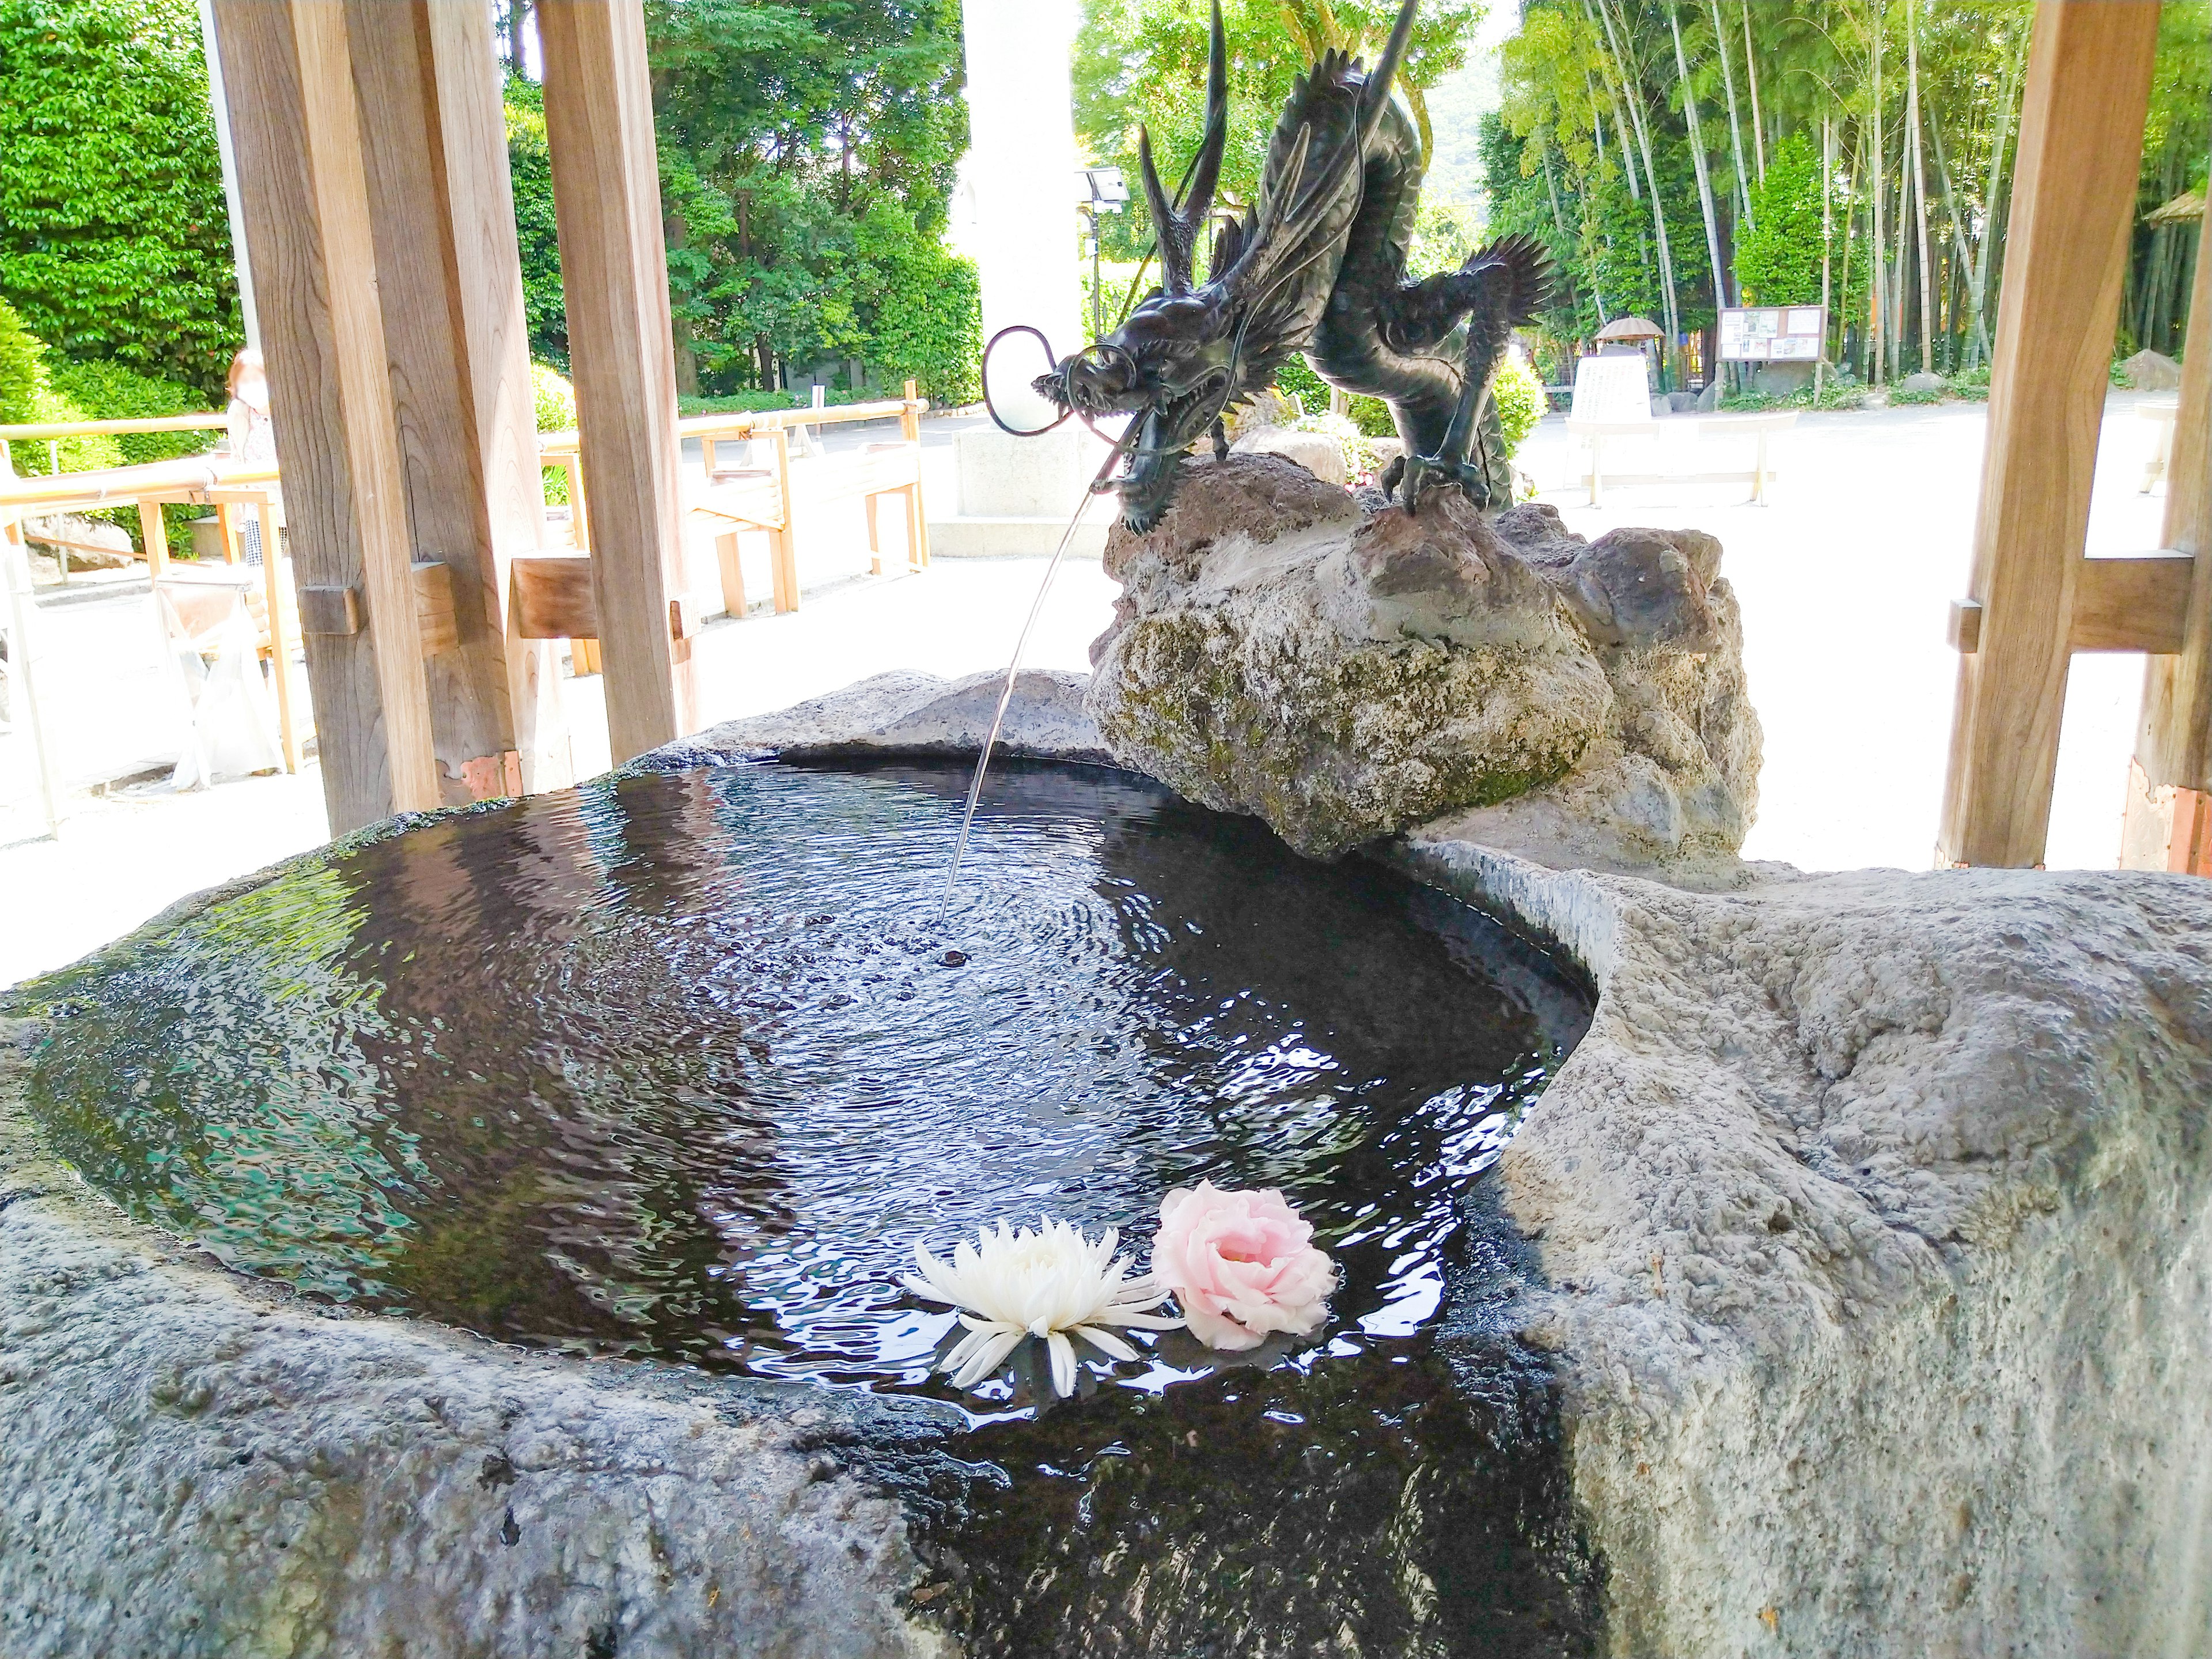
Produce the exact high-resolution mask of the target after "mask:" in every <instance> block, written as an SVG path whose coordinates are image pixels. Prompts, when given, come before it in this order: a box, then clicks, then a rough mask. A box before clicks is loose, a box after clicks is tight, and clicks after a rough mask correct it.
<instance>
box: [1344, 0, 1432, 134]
mask: <svg viewBox="0 0 2212 1659" xmlns="http://www.w3.org/2000/svg"><path fill="white" fill-rule="evenodd" d="M1420 5H1421V0H1406V3H1405V4H1404V5H1402V6H1401V7H1400V8H1399V9H1398V21H1397V22H1396V23H1395V25H1394V26H1393V27H1391V30H1390V42H1389V45H1388V46H1384V47H1383V56H1382V57H1381V58H1377V59H1376V63H1375V72H1374V73H1373V74H1371V75H1370V76H1368V77H1367V90H1366V91H1365V93H1364V94H1362V96H1361V99H1360V111H1359V129H1360V136H1361V137H1363V138H1370V137H1373V136H1374V133H1375V129H1376V127H1377V126H1379V125H1381V124H1382V120H1383V107H1384V106H1386V105H1387V104H1389V101H1390V82H1392V81H1394V80H1395V79H1396V78H1397V75H1398V65H1399V64H1400V62H1401V61H1402V60H1403V59H1404V58H1405V56H1406V43H1407V41H1408V40H1411V39H1412V38H1413V14H1414V13H1415V12H1416V11H1419V9H1420Z"/></svg>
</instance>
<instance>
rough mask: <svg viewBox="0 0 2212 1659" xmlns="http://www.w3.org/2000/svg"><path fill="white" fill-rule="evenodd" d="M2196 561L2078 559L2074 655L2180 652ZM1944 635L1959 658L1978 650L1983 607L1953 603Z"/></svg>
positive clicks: (2160, 556) (2155, 556)
mask: <svg viewBox="0 0 2212 1659" xmlns="http://www.w3.org/2000/svg"><path fill="white" fill-rule="evenodd" d="M2196 573H2197V561H2196V560H2195V559H2193V558H2191V556H2189V555H2188V554H2186V553H2151V554H2146V555H2144V556H2141V557H2138V558H2127V559H2083V560H2082V561H2081V562H2080V564H2079V566H2078V567H2077V568H2076V570H2075V577H2074V618H2073V623H2072V626H2071V628H2070V629H2069V633H2068V639H2067V642H2068V645H2069V648H2070V649H2072V650H2075V651H2143V652H2148V653H2150V654H2151V655H2152V656H2154V657H2156V656H2166V655H2170V654H2172V653H2174V652H2177V651H2179V650H2180V649H2181V643H2182V635H2183V630H2184V625H2185V623H2186V622H2187V621H2188V617H2189V592H2190V584H2191V581H2192V580H2194V579H2195V576H2196ZM1945 633H1946V635H1947V636H1948V639H1949V640H1950V642H1951V647H1952V648H1953V649H1954V650H1955V651H1957V652H1958V653H1960V655H1962V656H1968V657H1971V656H1972V655H1973V654H1974V653H1976V652H1978V651H1979V650H1980V649H1981V645H1982V605H1981V601H1980V600H1978V599H1954V600H1953V601H1952V602H1951V620H1950V623H1949V626H1948V628H1947V629H1945Z"/></svg>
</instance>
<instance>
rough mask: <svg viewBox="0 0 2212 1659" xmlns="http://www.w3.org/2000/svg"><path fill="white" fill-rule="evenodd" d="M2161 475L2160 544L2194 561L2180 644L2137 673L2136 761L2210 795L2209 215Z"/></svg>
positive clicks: (2155, 780)
mask: <svg viewBox="0 0 2212 1659" xmlns="http://www.w3.org/2000/svg"><path fill="white" fill-rule="evenodd" d="M2188 337H2189V338H2190V339H2191V340H2196V341H2199V342H2203V343H2205V344H2203V345H2200V347H2199V349H2197V350H2194V351H2191V352H2189V353H2187V354H2186V355H2185V356H2184V357H2183V359H2182V362H2181V398H2180V401H2179V404H2178V405H2177V407H2176V409H2175V411H2174V419H2173V448H2172V459H2171V462H2170V464H2169V465H2168V468H2167V471H2166V528H2165V533H2164V536H2163V539H2164V541H2165V543H2166V545H2167V546H2168V547H2170V548H2172V549H2174V550H2177V551H2179V552H2182V553H2187V554H2190V555H2191V556H2193V557H2194V558H2195V559H2196V562H2197V571H2196V577H2195V580H2193V581H2192V582H2191V586H2190V590H2189V599H2188V609H2187V614H2186V616H2185V618H2184V622H2183V627H2182V639H2181V644H2180V646H2179V648H2178V649H2177V651H2176V652H2175V653H2174V654H2173V655H2172V656H2167V657H2158V658H2154V659H2152V660H2151V662H2150V663H2149V665H2148V667H2147V668H2146V669H2145V671H2144V674H2143V701H2142V730H2141V732H2140V733H2139V735H2138V736H2137V738H2136V759H2137V760H2138V761H2140V762H2141V763H2142V769H2143V772H2144V775H2146V776H2147V777H2148V779H2149V780H2150V783H2151V785H2152V787H2160V786H2172V787H2178V788H2184V789H2191V790H2196V791H2199V792H2202V791H2205V790H2212V214H2207V215H2205V216H2204V222H2203V227H2202V228H2200V229H2199V231H2198V233H2197V277H2196V281H2195V283H2194V284H2193V285H2192V288H2191V294H2190V297H2189V335H2188Z"/></svg>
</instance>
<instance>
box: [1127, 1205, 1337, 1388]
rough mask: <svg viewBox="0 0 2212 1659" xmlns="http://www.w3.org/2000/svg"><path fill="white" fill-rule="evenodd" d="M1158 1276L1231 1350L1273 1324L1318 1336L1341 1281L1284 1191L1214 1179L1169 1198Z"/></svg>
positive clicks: (1156, 1257)
mask: <svg viewBox="0 0 2212 1659" xmlns="http://www.w3.org/2000/svg"><path fill="white" fill-rule="evenodd" d="M1152 1277H1153V1278H1154V1279H1155V1280H1157V1281H1158V1283H1160V1284H1162V1285H1167V1286H1168V1287H1169V1288H1170V1289H1171V1290H1173V1291H1175V1293H1176V1300H1177V1301H1179V1302H1181V1303H1182V1311H1183V1317H1184V1318H1185V1319H1186V1320H1187V1321H1188V1322H1189V1325H1190V1328H1191V1334H1193V1335H1194V1336H1196V1337H1197V1338H1198V1340H1200V1341H1201V1342H1203V1343H1205V1344H1206V1346H1208V1347H1209V1348H1224V1349H1229V1350H1236V1349H1239V1348H1253V1347H1257V1346H1259V1345H1260V1342H1261V1340H1262V1339H1263V1338H1265V1337H1266V1336H1267V1334H1268V1333H1269V1332H1271V1331H1283V1332H1287V1333H1288V1334H1291V1335H1293V1336H1307V1335H1310V1334H1312V1333H1313V1332H1315V1331H1317V1330H1319V1329H1320V1328H1321V1327H1322V1322H1323V1321H1325V1320H1326V1319H1327V1318H1328V1308H1327V1307H1326V1306H1325V1305H1323V1304H1325V1303H1326V1302H1327V1301H1328V1293H1329V1292H1330V1291H1333V1290H1334V1289H1335V1288H1336V1266H1335V1264H1334V1262H1332V1261H1330V1260H1329V1259H1328V1254H1327V1253H1326V1252H1325V1251H1322V1250H1319V1249H1315V1248H1314V1243H1313V1228H1312V1227H1311V1225H1309V1224H1308V1223H1306V1222H1304V1221H1301V1220H1299V1219H1298V1213H1297V1211H1296V1210H1293V1209H1292V1208H1291V1206H1289V1205H1288V1204H1286V1203H1285V1202H1284V1200H1283V1195H1282V1194H1280V1193H1279V1192H1275V1191H1273V1190H1272V1189H1271V1190H1269V1191H1267V1192H1263V1193H1225V1192H1223V1191H1221V1190H1220V1189H1219V1188H1217V1187H1215V1186H1214V1185H1213V1183H1212V1182H1208V1181H1201V1182H1199V1183H1198V1185H1197V1187H1196V1188H1194V1189H1189V1190H1185V1189H1182V1188H1177V1189H1176V1191H1174V1192H1171V1193H1170V1194H1168V1195H1167V1196H1166V1197H1164V1198H1163V1199H1162V1200H1160V1230H1159V1231H1158V1234H1157V1235H1155V1236H1154V1237H1153V1239H1152Z"/></svg>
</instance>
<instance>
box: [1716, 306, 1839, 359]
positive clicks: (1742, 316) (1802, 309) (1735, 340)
mask: <svg viewBox="0 0 2212 1659" xmlns="http://www.w3.org/2000/svg"><path fill="white" fill-rule="evenodd" d="M1827 337H1828V309H1827V307H1826V306H1745V307H1731V308H1730V309H1729V310H1725V311H1723V312H1722V313H1721V358H1722V360H1723V362H1731V363H1777V362H1801V363H1809V362H1818V361H1819V359H1820V342H1821V341H1823V340H1825V339H1826V338H1827Z"/></svg>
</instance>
